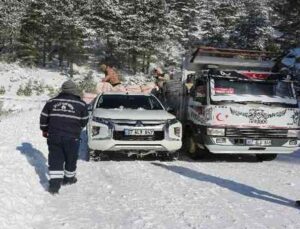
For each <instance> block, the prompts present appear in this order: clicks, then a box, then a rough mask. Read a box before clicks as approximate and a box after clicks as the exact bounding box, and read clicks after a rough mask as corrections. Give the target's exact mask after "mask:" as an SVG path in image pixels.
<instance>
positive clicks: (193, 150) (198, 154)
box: [185, 134, 208, 160]
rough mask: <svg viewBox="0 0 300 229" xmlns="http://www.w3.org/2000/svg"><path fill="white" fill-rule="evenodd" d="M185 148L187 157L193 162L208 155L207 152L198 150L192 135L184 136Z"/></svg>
mask: <svg viewBox="0 0 300 229" xmlns="http://www.w3.org/2000/svg"><path fill="white" fill-rule="evenodd" d="M185 147H186V153H187V155H188V156H189V157H190V158H191V159H193V160H197V159H203V158H204V157H206V156H207V155H208V151H207V150H205V149H200V148H199V147H198V146H197V143H196V141H195V138H194V137H193V135H192V134H189V135H188V136H186V138H185Z"/></svg>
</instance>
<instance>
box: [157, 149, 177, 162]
mask: <svg viewBox="0 0 300 229" xmlns="http://www.w3.org/2000/svg"><path fill="white" fill-rule="evenodd" d="M178 158H179V151H175V152H164V153H163V154H162V155H161V156H160V160H161V161H176V160H178Z"/></svg>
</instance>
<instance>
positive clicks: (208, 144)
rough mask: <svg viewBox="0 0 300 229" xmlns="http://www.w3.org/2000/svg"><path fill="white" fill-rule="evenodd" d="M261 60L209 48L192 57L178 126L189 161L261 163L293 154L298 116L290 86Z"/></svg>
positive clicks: (259, 55)
mask: <svg viewBox="0 0 300 229" xmlns="http://www.w3.org/2000/svg"><path fill="white" fill-rule="evenodd" d="M211 54H213V55H211ZM229 54H230V55H229ZM262 54H263V53H261V52H253V51H248V52H243V51H242V50H224V49H217V50H215V49H212V48H210V49H209V50H207V49H206V48H200V49H198V51H197V52H196V53H195V55H196V56H193V58H192V59H191V65H193V69H194V70H195V72H196V73H195V76H194V78H193V87H192V88H191V90H190V92H189V93H188V94H187V98H186V101H187V102H186V103H187V108H186V109H185V110H186V112H187V114H186V120H185V122H184V123H185V131H184V133H185V145H186V149H187V152H188V154H189V155H190V156H191V157H195V158H197V157H198V158H199V157H202V156H204V155H205V154H206V153H207V152H211V153H214V154H255V155H256V157H257V158H258V160H261V161H263V160H273V159H275V158H276V156H277V154H287V153H292V152H294V151H295V150H297V149H299V145H300V141H299V136H300V123H299V117H300V110H299V108H298V103H297V99H296V94H295V90H294V84H293V81H292V80H291V79H290V78H289V77H288V76H287V75H283V74H280V73H272V72H271V71H270V68H271V67H272V61H271V60H270V59H262V56H263V57H265V55H262ZM199 55H200V57H199ZM241 56H242V58H241ZM197 60H198V61H197Z"/></svg>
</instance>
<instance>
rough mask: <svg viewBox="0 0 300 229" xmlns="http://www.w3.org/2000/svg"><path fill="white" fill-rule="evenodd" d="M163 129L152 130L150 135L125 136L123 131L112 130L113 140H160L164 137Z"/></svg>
mask: <svg viewBox="0 0 300 229" xmlns="http://www.w3.org/2000/svg"><path fill="white" fill-rule="evenodd" d="M164 137H165V136H164V131H154V135H152V136H140V135H138V136H125V135H124V131H114V135H113V138H114V140H119V141H161V140H163V139H164Z"/></svg>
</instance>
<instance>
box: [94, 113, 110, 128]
mask: <svg viewBox="0 0 300 229" xmlns="http://www.w3.org/2000/svg"><path fill="white" fill-rule="evenodd" d="M92 120H93V121H94V122H98V123H101V124H104V125H107V126H108V127H109V128H110V129H112V127H113V124H112V122H111V121H110V119H106V118H99V117H96V116H93V117H92Z"/></svg>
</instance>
